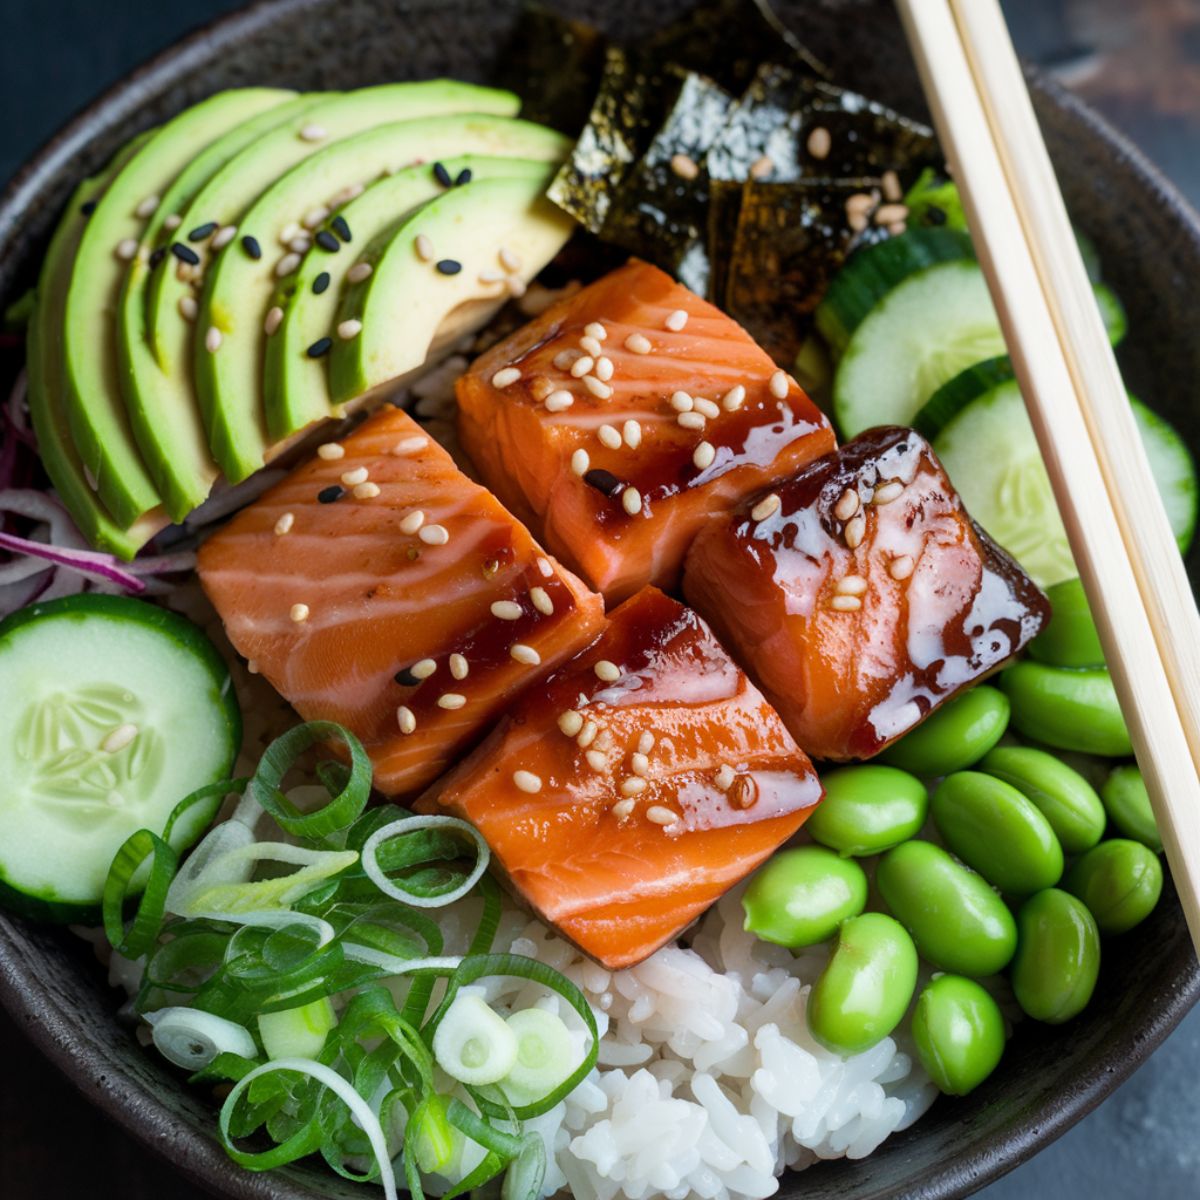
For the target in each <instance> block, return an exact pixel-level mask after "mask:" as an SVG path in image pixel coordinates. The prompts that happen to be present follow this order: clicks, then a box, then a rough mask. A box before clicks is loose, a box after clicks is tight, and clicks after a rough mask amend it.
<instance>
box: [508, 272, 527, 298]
mask: <svg viewBox="0 0 1200 1200" xmlns="http://www.w3.org/2000/svg"><path fill="white" fill-rule="evenodd" d="M504 283H505V286H506V287H507V288H508V294H509V295H510V296H512V297H513V298H514V299H516V300H519V299H520V298H521V297H522V296H523V295H525V291H526V286H525V280H523V279H522V278H520V276H518V275H510V276H509V277H508V278H507V279H506V280H505V281H504Z"/></svg>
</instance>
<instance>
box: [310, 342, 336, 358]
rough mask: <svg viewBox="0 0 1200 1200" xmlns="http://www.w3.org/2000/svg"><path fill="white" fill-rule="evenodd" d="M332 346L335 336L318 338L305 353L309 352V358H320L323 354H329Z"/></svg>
mask: <svg viewBox="0 0 1200 1200" xmlns="http://www.w3.org/2000/svg"><path fill="white" fill-rule="evenodd" d="M332 346H333V338H328V337H323V338H318V339H317V340H316V341H315V342H313V344H312V345H311V346H309V348H308V349H307V350H306V351H305V354H307V355H308V357H309V358H320V357H321V356H322V355H323V354H328V353H329V351H330V348H331V347H332Z"/></svg>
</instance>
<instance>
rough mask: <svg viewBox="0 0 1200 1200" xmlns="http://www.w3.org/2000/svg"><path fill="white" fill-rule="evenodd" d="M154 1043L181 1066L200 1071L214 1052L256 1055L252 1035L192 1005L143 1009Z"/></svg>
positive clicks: (251, 1056) (167, 1058) (252, 1056)
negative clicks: (191, 1006) (188, 1006)
mask: <svg viewBox="0 0 1200 1200" xmlns="http://www.w3.org/2000/svg"><path fill="white" fill-rule="evenodd" d="M146 1020H147V1022H149V1025H150V1030H151V1033H152V1035H153V1037H154V1044H155V1046H156V1047H157V1048H158V1050H159V1052H160V1053H161V1054H162V1056H163V1057H164V1058H165V1059H166V1060H167V1061H168V1062H172V1063H174V1064H175V1065H176V1066H177V1067H183V1069H184V1070H185V1071H200V1070H203V1069H204V1068H205V1067H207V1066H208V1065H209V1063H211V1062H212V1061H213V1059H214V1058H216V1057H217V1055H218V1054H236V1055H238V1056H239V1057H241V1058H257V1057H258V1047H257V1046H256V1045H255V1042H254V1036H253V1034H251V1032H250V1031H249V1030H248V1029H247V1028H245V1026H243V1025H238V1024H237V1023H236V1022H234V1021H227V1020H226V1019H225V1018H224V1017H218V1016H214V1015H213V1014H212V1013H207V1012H200V1010H199V1009H195V1008H160V1009H159V1010H158V1011H157V1012H152V1013H147V1014H146Z"/></svg>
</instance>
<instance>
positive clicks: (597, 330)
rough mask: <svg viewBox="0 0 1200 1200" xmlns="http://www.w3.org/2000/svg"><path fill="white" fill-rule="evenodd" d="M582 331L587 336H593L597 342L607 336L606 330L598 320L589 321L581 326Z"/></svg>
mask: <svg viewBox="0 0 1200 1200" xmlns="http://www.w3.org/2000/svg"><path fill="white" fill-rule="evenodd" d="M583 332H584V333H586V334H587V336H588V337H592V338H595V339H596V341H598V342H602V341H604V339H605V338H606V337H608V330H607V329H605V328H604V326H603V325H601V324H600V322H599V321H589V322H588V323H587V324H586V325H585V326H584V327H583Z"/></svg>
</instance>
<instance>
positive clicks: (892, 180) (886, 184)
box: [879, 171, 904, 200]
mask: <svg viewBox="0 0 1200 1200" xmlns="http://www.w3.org/2000/svg"><path fill="white" fill-rule="evenodd" d="M879 182H880V183H881V184H882V185H883V197H884V199H885V200H902V199H903V198H904V188H902V187H901V186H900V176H899V175H897V174H896V172H895V171H884V173H883V174H882V175H881V176H880V179H879Z"/></svg>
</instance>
